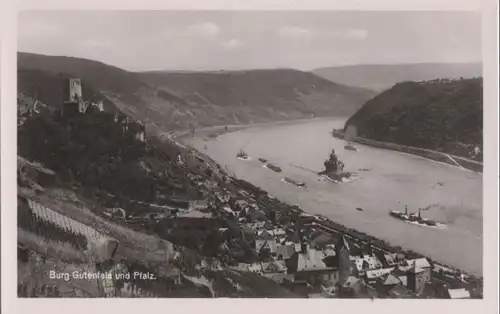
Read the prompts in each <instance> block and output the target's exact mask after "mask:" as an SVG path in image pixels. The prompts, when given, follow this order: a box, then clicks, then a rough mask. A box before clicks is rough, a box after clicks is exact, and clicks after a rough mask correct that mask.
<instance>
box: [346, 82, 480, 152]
mask: <svg viewBox="0 0 500 314" xmlns="http://www.w3.org/2000/svg"><path fill="white" fill-rule="evenodd" d="M482 88H483V84H482V78H474V79H464V80H433V81H425V82H403V83H399V84H396V85H395V86H394V87H393V88H391V89H390V90H387V91H385V92H383V93H381V94H380V95H378V96H377V97H375V98H373V99H371V100H370V101H368V102H367V103H366V104H365V105H364V106H363V107H362V108H361V109H360V110H359V111H358V112H356V113H355V114H354V115H353V116H352V117H351V118H349V120H348V121H347V122H346V124H345V126H346V128H347V127H348V126H350V125H352V126H355V127H356V129H357V135H358V136H360V137H364V138H368V139H373V140H377V141H383V142H392V143H396V144H402V145H409V146H415V147H420V148H427V149H432V150H438V151H442V152H446V153H451V154H455V155H459V156H463V157H469V158H470V157H471V152H472V151H473V149H474V146H478V147H479V148H480V149H481V150H482V139H483V97H482ZM476 159H477V160H481V159H482V154H479V155H478V156H476Z"/></svg>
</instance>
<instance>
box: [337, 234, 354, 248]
mask: <svg viewBox="0 0 500 314" xmlns="http://www.w3.org/2000/svg"><path fill="white" fill-rule="evenodd" d="M341 248H346V249H347V250H348V251H350V250H351V247H350V245H349V242H347V239H346V238H345V236H344V235H342V237H341V238H340V239H339V241H338V242H337V244H336V245H335V249H336V250H340V249H341Z"/></svg>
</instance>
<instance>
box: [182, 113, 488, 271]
mask: <svg viewBox="0 0 500 314" xmlns="http://www.w3.org/2000/svg"><path fill="white" fill-rule="evenodd" d="M344 122H345V119H335V120H333V119H332V120H311V121H308V122H299V123H296V124H285V125H275V126H263V127H262V126H261V127H253V128H247V129H244V130H240V131H237V132H233V133H227V134H224V135H221V136H219V138H218V139H215V140H214V139H210V140H209V139H207V138H185V139H184V140H183V142H184V143H186V144H188V145H190V146H192V147H195V148H197V149H199V150H200V151H203V152H205V153H206V154H208V155H209V156H210V157H212V158H213V159H215V160H216V161H217V162H219V163H220V164H221V165H223V166H226V167H227V168H228V169H229V170H230V171H232V172H234V173H235V174H236V176H237V177H239V178H242V179H245V180H247V181H249V182H251V183H253V184H255V185H257V186H260V187H262V188H263V189H264V190H266V191H268V192H269V193H270V194H271V195H273V196H274V197H277V198H279V199H280V200H282V201H285V202H287V203H290V204H297V205H299V206H300V207H301V208H302V209H304V210H305V211H306V212H309V213H313V214H321V215H324V216H326V217H328V218H330V219H331V220H333V221H336V222H339V223H341V224H344V225H345V226H347V227H350V228H354V229H357V230H360V231H363V232H365V233H367V234H370V235H373V236H375V237H377V238H380V239H384V240H387V241H388V242H389V243H391V244H393V245H398V246H401V247H403V248H405V249H411V250H414V251H416V252H419V253H421V254H424V255H428V256H430V257H431V258H433V259H435V260H437V261H441V262H444V263H446V264H449V265H451V266H454V267H458V268H460V269H463V270H465V271H467V272H470V273H473V274H475V275H482V255H483V254H482V242H483V241H482V230H483V228H482V174H478V173H474V172H471V171H468V170H462V169H459V168H456V167H453V166H450V165H447V164H441V163H438V162H434V161H430V160H427V159H424V158H421V157H417V156H412V155H408V154H403V153H399V152H394V151H389V150H383V149H377V148H372V147H368V146H362V145H358V144H356V145H357V147H359V149H360V151H358V152H353V151H348V150H344V148H343V147H344V145H345V143H344V141H342V140H338V139H335V138H333V137H332V135H331V131H332V129H333V128H334V127H335V128H340V127H342V126H343V124H344ZM205 145H206V148H205ZM332 148H333V149H335V151H336V153H337V155H338V156H339V158H340V160H342V161H343V162H344V163H345V170H346V171H354V172H356V173H358V174H359V176H360V177H359V179H357V180H355V181H352V182H347V183H342V184H335V183H332V182H328V181H323V180H319V177H318V176H317V175H316V174H315V173H313V172H312V171H308V170H304V169H302V168H306V169H309V170H314V171H320V170H323V169H322V168H323V162H324V161H325V159H326V158H327V157H328V156H329V153H330V152H331V150H332ZM240 149H244V150H245V151H246V152H247V153H248V155H249V156H250V157H251V158H252V159H251V160H249V161H243V160H238V159H237V158H236V154H237V152H238V151H239V150H240ZM261 157H262V158H266V159H268V160H269V161H270V162H272V163H274V164H276V165H278V166H280V167H281V168H282V169H283V172H282V173H275V172H273V171H271V170H269V169H266V168H263V167H262V166H261V164H260V162H259V161H258V158H261ZM299 167H301V168H299ZM284 176H288V177H291V178H292V179H295V180H300V181H303V182H305V183H306V184H307V187H306V188H298V187H296V186H294V185H292V184H289V183H286V182H283V177H284ZM438 182H442V184H438ZM405 205H408V209H409V211H410V212H411V211H416V210H417V208H422V207H427V206H429V205H434V206H433V207H431V208H430V209H429V210H428V211H423V212H422V215H423V216H424V217H426V218H429V219H433V220H436V221H439V222H441V223H444V224H445V225H446V227H445V228H443V229H438V228H429V227H423V226H418V225H410V224H406V223H404V222H402V221H399V220H397V219H395V218H392V217H390V216H389V215H388V212H389V210H400V211H404V206H405ZM356 207H361V208H363V209H364V211H362V212H361V211H357V210H356Z"/></svg>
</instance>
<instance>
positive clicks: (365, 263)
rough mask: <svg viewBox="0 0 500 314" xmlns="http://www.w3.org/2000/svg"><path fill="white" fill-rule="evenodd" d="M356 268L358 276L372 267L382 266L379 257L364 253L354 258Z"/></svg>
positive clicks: (379, 267)
mask: <svg viewBox="0 0 500 314" xmlns="http://www.w3.org/2000/svg"><path fill="white" fill-rule="evenodd" d="M354 263H355V265H356V270H357V271H358V274H359V275H360V276H363V275H364V274H365V272H366V271H368V270H373V269H381V268H382V267H383V265H382V263H381V262H380V261H379V259H378V258H377V257H376V256H374V255H365V256H363V257H359V258H357V259H356V260H354Z"/></svg>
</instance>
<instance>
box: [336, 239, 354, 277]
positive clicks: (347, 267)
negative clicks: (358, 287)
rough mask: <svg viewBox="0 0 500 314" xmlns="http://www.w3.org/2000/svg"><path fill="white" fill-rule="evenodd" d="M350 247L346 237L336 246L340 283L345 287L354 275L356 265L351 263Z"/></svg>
mask: <svg viewBox="0 0 500 314" xmlns="http://www.w3.org/2000/svg"><path fill="white" fill-rule="evenodd" d="M350 251H351V248H350V245H349V243H348V242H347V239H346V238H345V236H342V237H341V238H340V239H339V241H338V242H337V244H335V256H336V257H337V261H338V267H339V281H338V283H339V284H340V285H343V284H344V283H345V282H346V280H347V278H349V276H351V275H352V274H353V273H354V263H353V262H352V261H351V258H350V257H351V256H350Z"/></svg>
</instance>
